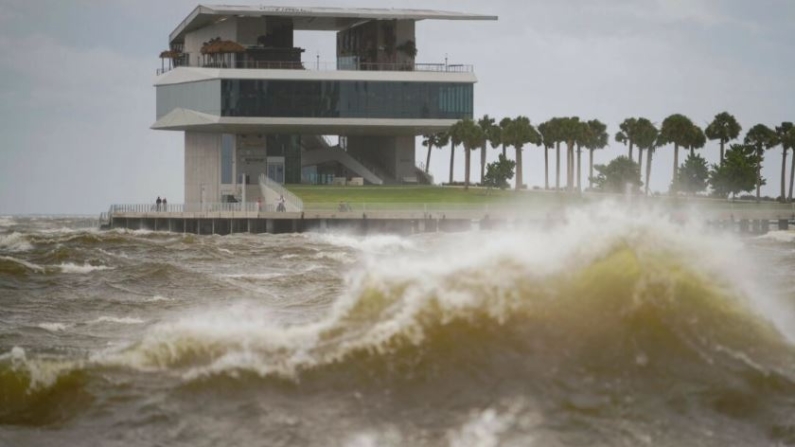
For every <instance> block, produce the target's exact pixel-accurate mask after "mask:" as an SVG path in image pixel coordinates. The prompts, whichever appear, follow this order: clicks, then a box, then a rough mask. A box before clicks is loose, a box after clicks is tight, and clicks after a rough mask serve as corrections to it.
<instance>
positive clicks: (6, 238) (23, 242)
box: [0, 232, 33, 253]
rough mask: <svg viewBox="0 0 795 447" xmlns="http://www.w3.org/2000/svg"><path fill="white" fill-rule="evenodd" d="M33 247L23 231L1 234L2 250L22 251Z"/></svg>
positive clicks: (0, 249) (0, 243)
mask: <svg viewBox="0 0 795 447" xmlns="http://www.w3.org/2000/svg"><path fill="white" fill-rule="evenodd" d="M32 248H33V245H32V244H31V243H30V241H28V239H27V238H26V237H25V235H24V234H22V233H17V232H13V233H11V234H0V251H7V252H12V253H13V252H22V251H28V250H31V249H32Z"/></svg>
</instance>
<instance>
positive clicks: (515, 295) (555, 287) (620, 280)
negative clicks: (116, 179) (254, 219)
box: [105, 209, 792, 380]
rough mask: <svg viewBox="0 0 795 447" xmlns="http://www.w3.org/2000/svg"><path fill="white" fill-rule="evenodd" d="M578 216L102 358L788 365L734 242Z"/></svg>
mask: <svg viewBox="0 0 795 447" xmlns="http://www.w3.org/2000/svg"><path fill="white" fill-rule="evenodd" d="M589 211H590V213H589V214H585V215H577V214H576V213H575V214H573V215H570V216H569V218H568V223H567V224H566V225H563V226H562V227H559V228H556V229H554V230H552V231H550V232H541V231H535V232H532V231H531V232H527V233H522V234H519V233H511V234H502V235H501V234H496V233H492V234H489V235H488V236H481V235H470V236H461V238H468V239H464V240H461V239H456V240H455V241H454V243H453V245H452V247H451V248H449V249H447V250H444V249H442V250H439V251H438V252H434V253H425V254H423V255H422V257H418V256H411V255H409V254H406V255H403V256H395V257H391V258H389V259H380V260H376V259H370V260H368V261H367V262H366V263H365V265H363V266H361V268H357V269H355V270H354V271H353V272H352V273H351V276H350V277H349V278H348V287H347V288H348V291H347V293H345V294H344V295H343V296H341V297H340V299H339V300H338V301H337V302H336V304H335V306H334V307H333V309H332V310H331V312H330V314H329V316H328V317H327V318H324V319H322V320H320V321H317V322H316V323H312V324H304V325H300V326H291V327H283V326H280V325H279V324H276V323H275V322H274V319H273V318H271V316H270V315H269V314H268V313H267V312H266V311H264V310H262V309H259V308H257V307H256V306H251V305H241V306H237V307H235V308H232V309H223V310H213V311H212V312H209V313H206V314H197V315H191V316H187V317H184V318H182V319H180V320H178V321H175V322H170V323H164V324H161V325H158V326H155V327H153V328H151V329H150V332H148V333H147V334H146V335H145V336H144V337H143V339H142V340H141V341H140V342H138V343H136V344H134V345H133V346H130V347H129V348H127V349H126V350H124V351H123V352H120V353H117V354H114V355H112V356H110V357H108V358H107V359H105V360H106V361H109V362H112V363H121V364H124V365H128V366H133V367H136V368H142V369H155V370H172V371H175V372H178V373H180V374H183V375H184V376H185V377H187V378H196V377H205V376H207V375H214V374H219V373H230V372H231V373H234V372H236V371H250V372H253V373H255V374H259V375H262V376H279V377H287V378H293V379H297V378H300V377H301V376H304V375H308V376H315V375H317V374H320V375H324V374H325V373H324V371H326V372H328V371H335V370H337V369H339V368H341V369H343V370H345V371H347V372H348V373H351V374H365V376H366V377H370V378H372V377H373V374H375V376H380V377H382V378H383V377H388V376H393V375H394V377H396V378H399V377H407V376H413V375H415V374H426V373H430V371H432V370H434V368H436V369H438V368H440V367H441V368H448V369H449V368H452V369H456V368H465V369H469V370H473V371H478V370H489V371H490V372H491V373H493V374H495V375H496V376H495V377H498V376H499V375H500V374H502V372H501V371H500V370H499V369H495V366H494V365H498V364H500V363H502V362H516V363H517V364H515V365H513V366H514V367H512V368H505V370H510V371H514V370H522V368H530V367H531V366H528V365H527V363H526V361H527V360H526V359H528V358H532V359H535V360H536V362H535V364H543V365H546V367H548V368H551V369H555V368H563V367H569V368H573V369H574V370H588V371H613V372H614V373H615V374H619V373H620V372H621V371H625V370H627V369H628V368H629V369H633V370H634V369H645V370H647V371H657V372H659V371H662V370H667V369H668V368H670V363H669V362H671V361H674V362H681V363H683V364H688V365H691V366H692V365H700V366H704V365H706V366H709V365H712V364H714V363H715V362H727V363H731V364H732V365H737V364H738V359H739V358H741V357H742V356H745V357H746V358H747V359H749V360H751V361H748V362H739V363H742V364H743V365H744V367H751V368H756V369H760V368H761V369H764V370H765V371H764V372H765V373H767V372H769V371H774V370H775V371H778V370H786V369H787V368H790V367H791V365H792V358H791V355H787V356H785V357H781V355H780V354H781V352H789V351H788V349H787V348H786V340H785V338H784V337H783V336H782V335H781V333H780V332H779V331H778V329H777V328H776V326H775V325H774V324H773V323H771V321H770V320H769V319H768V318H766V317H765V316H764V315H762V314H761V313H760V310H759V309H757V308H756V307H755V306H754V305H753V299H754V298H755V295H754V293H755V290H754V287H753V284H747V283H745V282H743V281H742V277H741V276H739V277H738V276H737V274H736V273H737V271H736V269H738V268H743V267H744V265H743V263H742V262H739V261H738V259H740V257H739V255H740V254H742V246H741V245H740V244H739V242H737V241H735V240H733V239H728V238H723V237H718V236H710V235H706V234H705V233H703V232H702V231H701V229H700V228H697V227H683V226H681V225H677V224H673V223H669V222H667V221H665V220H662V219H660V216H656V215H643V216H638V215H634V214H630V213H627V214H620V213H618V214H617V213H615V212H613V211H612V210H608V211H600V210H596V211H594V210H593V209H591V210H589ZM462 247H476V248H473V249H466V248H462ZM727 353H735V354H737V353H740V354H741V355H740V356H738V355H727ZM495 357H498V358H497V359H495ZM406 368H408V369H409V370H410V371H411V372H410V373H408V374H407V371H406ZM428 368H431V369H428ZM532 368H535V366H533V367H532ZM685 369H686V368H683V369H682V370H685ZM363 371H366V373H365V372H363ZM398 371H399V374H396V372H398ZM526 372H527V371H526ZM537 372H538V371H536V372H535V373H537ZM527 373H528V374H529V372H527ZM535 373H533V374H535ZM332 375H333V374H332ZM494 380H496V378H495V379H494Z"/></svg>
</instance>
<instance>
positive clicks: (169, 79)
mask: <svg viewBox="0 0 795 447" xmlns="http://www.w3.org/2000/svg"><path fill="white" fill-rule="evenodd" d="M211 79H258V80H277V79H278V80H290V81H382V82H453V83H476V82H477V77H476V76H475V74H474V73H470V72H461V73H459V72H434V71H356V70H337V71H314V70H259V69H233V68H200V67H178V68H175V69H173V70H171V71H169V72H167V73H165V74H162V75H160V76H158V77H157V78H156V79H155V84H154V85H155V87H159V86H164V85H172V84H184V83H188V82H198V81H207V80H211Z"/></svg>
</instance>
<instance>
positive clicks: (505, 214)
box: [100, 190, 795, 224]
mask: <svg viewBox="0 0 795 447" xmlns="http://www.w3.org/2000/svg"><path fill="white" fill-rule="evenodd" d="M284 191H285V193H286V194H285V201H286V202H287V205H286V210H285V211H286V214H290V215H295V214H296V213H301V214H303V215H306V216H323V217H330V218H354V217H358V218H361V217H368V218H378V217H382V218H419V217H433V218H442V217H444V216H447V217H457V218H467V217H471V218H473V219H480V218H484V217H486V216H488V217H491V218H523V219H534V218H548V217H550V216H551V217H555V216H558V215H560V216H562V215H563V213H564V209H565V208H566V204H563V203H556V202H544V201H539V202H538V203H515V202H505V203H500V202H497V203H487V204H484V203H390V202H380V203H379V202H347V201H342V202H328V203H316V202H315V203H309V204H304V203H303V202H302V201H300V199H299V198H298V197H295V196H293V195H292V194H291V193H290V192H289V191H287V190H284ZM643 203H645V202H644V201H643V200H641V201H640V202H639V205H642V204H643ZM649 203H651V204H653V202H649ZM680 205H681V206H679V207H670V208H669V207H666V206H665V205H664V204H662V206H663V207H664V209H669V211H670V212H671V213H675V214H677V215H679V214H682V213H684V214H687V213H688V212H689V211H690V210H692V211H694V212H695V213H697V215H700V216H701V217H703V218H704V219H707V220H738V221H739V220H742V219H787V220H795V207H794V206H793V205H791V204H776V203H770V204H755V203H753V202H728V201H711V203H699V204H696V203H689V202H682V203H681V204H680ZM688 205H693V206H692V208H691V207H688ZM279 211H280V210H279V209H278V202H277V201H269V202H267V203H265V202H262V203H258V202H248V203H207V202H205V203H187V204H182V203H169V204H167V205H162V204H161V205H160V207H158V206H157V205H156V204H152V203H148V204H116V205H112V206H111V207H110V209H109V210H108V212H107V213H103V214H102V215H101V216H100V221H101V222H102V223H103V224H106V223H110V220H111V219H113V218H114V217H125V216H135V217H146V218H153V217H154V218H157V217H163V218H166V217H169V218H179V217H190V218H202V217H207V218H217V217H251V218H255V217H258V216H259V215H261V214H263V213H279ZM684 214H683V215H684ZM277 216H278V214H277Z"/></svg>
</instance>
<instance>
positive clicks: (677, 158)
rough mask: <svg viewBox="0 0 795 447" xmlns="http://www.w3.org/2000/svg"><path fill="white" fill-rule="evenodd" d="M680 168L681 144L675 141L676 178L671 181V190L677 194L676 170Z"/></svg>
mask: <svg viewBox="0 0 795 447" xmlns="http://www.w3.org/2000/svg"><path fill="white" fill-rule="evenodd" d="M678 169H679V145H678V144H676V143H674V179H673V181H672V182H671V192H672V193H674V194H676V190H677V189H678V188H677V186H678V185H677V184H676V180H677V179H676V171H677V170H678Z"/></svg>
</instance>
